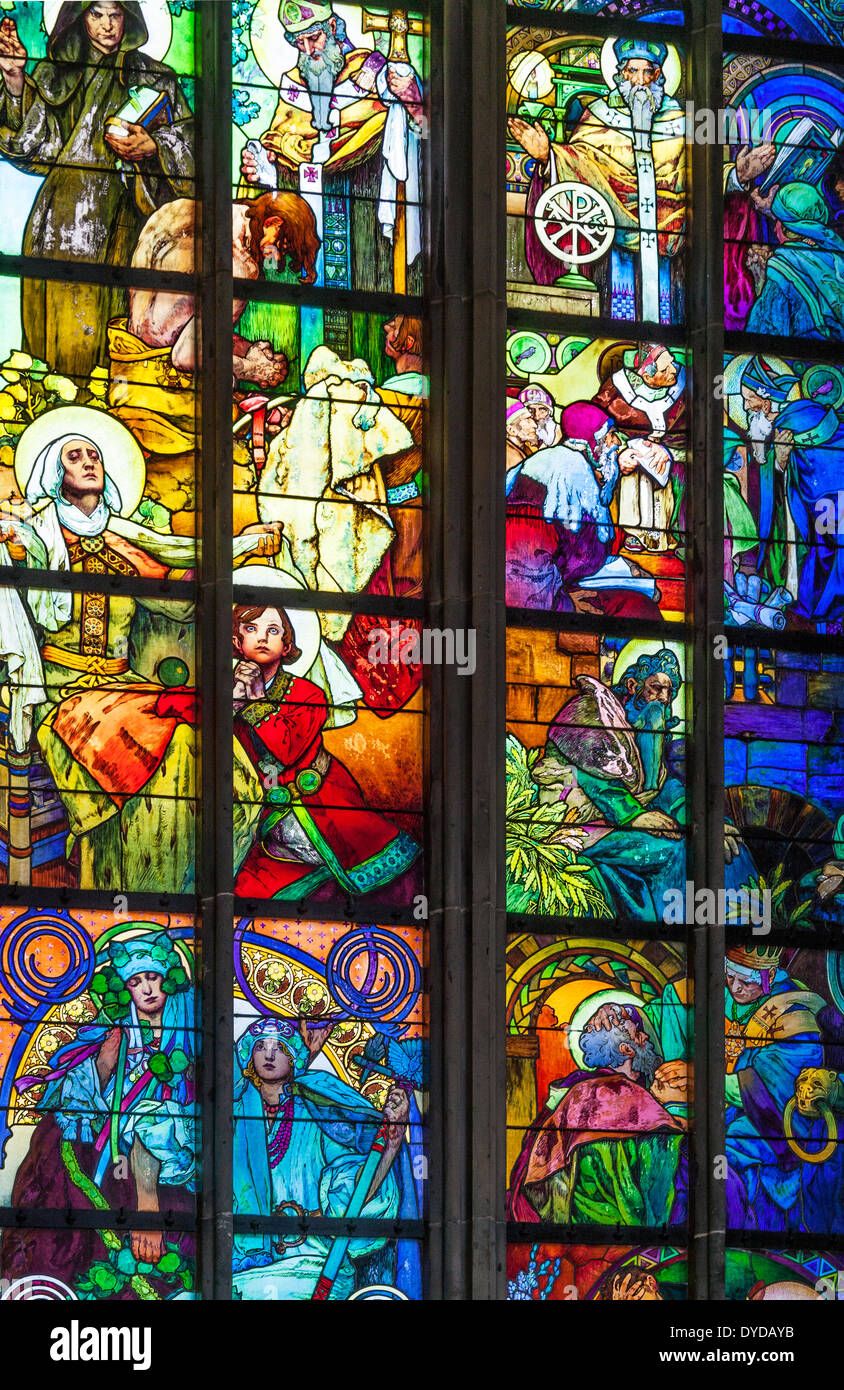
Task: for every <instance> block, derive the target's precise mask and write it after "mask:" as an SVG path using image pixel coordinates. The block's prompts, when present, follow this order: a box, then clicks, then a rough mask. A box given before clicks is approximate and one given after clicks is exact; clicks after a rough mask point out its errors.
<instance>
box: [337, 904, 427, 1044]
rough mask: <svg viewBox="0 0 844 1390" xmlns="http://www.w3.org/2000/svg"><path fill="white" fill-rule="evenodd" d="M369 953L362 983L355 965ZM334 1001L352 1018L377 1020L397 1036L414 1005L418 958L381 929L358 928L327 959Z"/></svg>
mask: <svg viewBox="0 0 844 1390" xmlns="http://www.w3.org/2000/svg"><path fill="white" fill-rule="evenodd" d="M361 956H365V957H366V974H365V976H364V980H363V983H362V984H361V985H357V984H355V982H354V977H355V974H356V973H359V972H356V970H355V967H356V965H358V963H359V962H360V958H361ZM325 973H326V978H327V982H328V988H329V991H330V993H331V997H332V999H334V1000H336V1002H337V1003H338V1004H339V1006H340V1007H341V1008H342V1009H345V1010H347V1011H348V1013H349V1014H350V1015H351V1016H352V1017H354V1018H360V1019H364V1020H365V1021H366V1022H368V1023H375V1022H377V1023H378V1026H379V1029H380V1031H381V1032H382V1033H389V1034H392V1035H394V1036H395V1035H396V1034H398V1033H401V1032H403V1031H404V1029H403V1027H402V1024H403V1022H404V1020H405V1019H406V1018H407V1016H408V1014H410V1012H411V1010H412V1009H413V1006H414V1004H415V1003H416V999H417V996H418V994H419V988H420V971H419V962H418V961H417V959H416V957H415V956H414V954H413V952H412V951H411V949H410V947H409V946H407V945H406V944H405V943H404V942H403V941H402V940H401V939H400V938H399V937H396V936H393V935H392V934H391V933H390V932H387V931H382V930H381V929H380V928H379V927H368V926H367V927H354V928H353V929H352V930H351V931H349V932H347V933H346V935H345V936H344V937H341V939H340V940H339V941H338V942H337V943H336V945H334V946H333V947H332V949H331V952H330V954H329V957H328V961H327V963H326V972H325Z"/></svg>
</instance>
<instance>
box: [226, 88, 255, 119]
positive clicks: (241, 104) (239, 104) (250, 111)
mask: <svg viewBox="0 0 844 1390" xmlns="http://www.w3.org/2000/svg"><path fill="white" fill-rule="evenodd" d="M260 114H261V108H260V106H259V104H258V102H257V101H253V100H252V97H251V94H250V93H249V92H246V91H243V90H238V91H236V92H232V120H233V121H234V123H235V125H236V126H244V125H248V124H249V122H250V121H254V119H255V117H256V116H260Z"/></svg>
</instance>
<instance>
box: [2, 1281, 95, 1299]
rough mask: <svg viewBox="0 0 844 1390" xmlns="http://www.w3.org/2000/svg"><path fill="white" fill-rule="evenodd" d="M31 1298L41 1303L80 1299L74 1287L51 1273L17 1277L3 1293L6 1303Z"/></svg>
mask: <svg viewBox="0 0 844 1390" xmlns="http://www.w3.org/2000/svg"><path fill="white" fill-rule="evenodd" d="M30 1299H35V1300H37V1301H38V1302H41V1303H70V1302H77V1301H78V1300H77V1298H76V1294H75V1293H74V1292H73V1289H69V1288H68V1286H67V1284H63V1283H62V1281H61V1279H53V1278H51V1277H50V1275H49V1274H28V1275H26V1276H25V1278H23V1279H16V1280H15V1282H14V1283H13V1284H10V1285H9V1287H8V1288H7V1289H6V1290H4V1292H3V1294H2V1302H4V1303H18V1302H20V1301H21V1300H30Z"/></svg>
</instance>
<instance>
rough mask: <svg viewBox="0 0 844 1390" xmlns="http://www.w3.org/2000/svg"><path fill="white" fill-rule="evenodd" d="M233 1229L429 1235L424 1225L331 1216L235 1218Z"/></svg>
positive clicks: (410, 1237)
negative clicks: (347, 1219) (348, 1219)
mask: <svg viewBox="0 0 844 1390" xmlns="http://www.w3.org/2000/svg"><path fill="white" fill-rule="evenodd" d="M234 1229H235V1231H237V1232H241V1233H243V1234H254V1233H260V1232H261V1231H267V1232H268V1233H273V1234H274V1233H276V1232H278V1233H279V1234H280V1235H301V1236H308V1235H315V1236H338V1237H340V1238H342V1237H344V1236H382V1237H387V1238H389V1237H390V1236H401V1237H404V1238H405V1239H406V1240H422V1239H423V1237H424V1236H425V1234H426V1231H427V1223H426V1222H425V1221H388V1220H384V1221H378V1220H376V1219H374V1218H372V1217H356V1218H355V1219H354V1220H350V1221H346V1220H345V1219H344V1218H343V1217H331V1216H303V1217H298V1216H254V1217H252V1216H235V1218H234Z"/></svg>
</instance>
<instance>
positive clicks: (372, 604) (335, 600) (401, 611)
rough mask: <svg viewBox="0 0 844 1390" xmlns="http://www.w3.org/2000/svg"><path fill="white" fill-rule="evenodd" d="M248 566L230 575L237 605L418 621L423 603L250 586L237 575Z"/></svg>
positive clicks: (277, 587) (276, 587)
mask: <svg viewBox="0 0 844 1390" xmlns="http://www.w3.org/2000/svg"><path fill="white" fill-rule="evenodd" d="M248 573H249V567H248V566H247V567H246V569H244V570H235V572H234V590H235V598H236V599H237V600H238V602H243V600H244V599H246V600H248V601H252V600H253V599H254V600H255V602H259V603H265V604H273V605H275V604H278V603H284V604H290V606H291V607H295V608H308V609H316V610H318V611H319V612H323V611H324V612H332V613H362V614H364V615H366V614H369V615H371V616H372V617H373V618H381V617H396V618H422V617H424V614H425V604H424V601H423V600H422V599H414V598H392V597H390V596H389V595H385V596H384V597H381V595H379V594H336V593H333V592H332V591H330V590H327V589H323V590H320V589H295V588H293V587H291V588H289V589H285V588H281V587H279V586H273V587H272V588H270V587H268V586H267V585H266V584H250V583H249V582H248V581H247V580H246V579H245V578H243V579H241V577H240V576H241V575H244V576H246V575H248Z"/></svg>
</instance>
